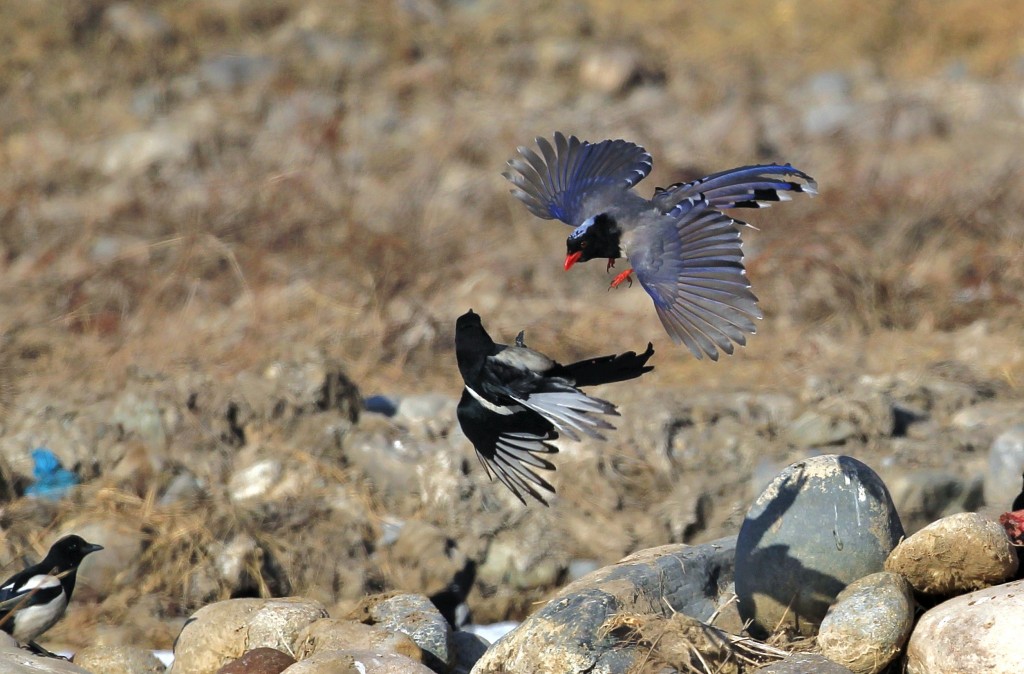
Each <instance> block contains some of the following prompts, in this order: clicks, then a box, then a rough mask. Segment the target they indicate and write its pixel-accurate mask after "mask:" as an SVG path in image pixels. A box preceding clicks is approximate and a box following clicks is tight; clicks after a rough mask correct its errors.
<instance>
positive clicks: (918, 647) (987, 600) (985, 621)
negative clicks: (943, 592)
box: [906, 580, 1024, 674]
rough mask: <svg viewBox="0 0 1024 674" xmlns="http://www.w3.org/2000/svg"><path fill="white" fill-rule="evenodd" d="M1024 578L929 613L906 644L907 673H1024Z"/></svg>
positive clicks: (924, 616) (972, 593) (953, 600)
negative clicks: (1022, 644) (1023, 645)
mask: <svg viewBox="0 0 1024 674" xmlns="http://www.w3.org/2000/svg"><path fill="white" fill-rule="evenodd" d="M1022 596H1024V580H1018V581H1014V582H1012V583H1006V584H1005V585H997V586H995V587H990V588H987V589H984V590H978V591H977V592H971V593H970V594H965V595H962V596H959V597H954V598H953V599H950V600H948V601H945V602H943V603H942V604H939V605H938V606H936V607H934V608H932V609H930V610H929V611H927V612H926V613H925V614H924V615H923V616H921V618H920V620H918V622H917V626H916V627H915V628H914V633H913V634H912V635H911V636H910V643H909V644H908V645H907V670H906V671H907V674H953V673H954V672H955V673H957V674H981V673H982V672H984V673H985V674H1017V673H1018V672H1021V671H1024V649H1022V648H1021V647H1020V635H1021V634H1024V602H1022V601H1021V597H1022Z"/></svg>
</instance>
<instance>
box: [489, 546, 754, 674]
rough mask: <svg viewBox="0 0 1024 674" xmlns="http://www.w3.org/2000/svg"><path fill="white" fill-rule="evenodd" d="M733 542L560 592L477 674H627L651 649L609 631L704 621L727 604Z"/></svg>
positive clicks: (634, 558) (639, 559) (627, 562)
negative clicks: (628, 617) (638, 618)
mask: <svg viewBox="0 0 1024 674" xmlns="http://www.w3.org/2000/svg"><path fill="white" fill-rule="evenodd" d="M734 551H735V538H731V537H730V538H723V539H719V540H717V541H713V542H711V543H705V544H704V545H698V546H689V545H665V546H661V547H657V548H652V549H649V550H643V551H640V552H638V553H636V554H634V555H631V556H629V557H626V558H625V559H623V560H622V561H620V562H618V563H617V564H613V565H611V566H607V567H604V568H603V569H599V570H598V571H595V572H594V573H592V574H590V575H588V576H585V577H584V578H581V579H580V580H578V581H576V582H575V583H572V584H570V585H568V586H566V587H565V588H563V589H562V590H561V591H560V592H559V593H558V594H556V595H555V596H554V597H553V598H552V599H551V600H550V601H549V602H548V603H547V604H546V605H545V606H544V607H543V608H541V609H540V610H539V611H537V612H536V613H534V614H533V615H531V616H530V617H529V618H527V619H526V620H524V621H523V622H522V624H520V625H519V626H518V627H517V628H515V629H513V630H512V631H511V632H509V633H507V634H506V635H505V636H503V637H502V638H501V639H499V640H498V641H497V642H495V643H494V645H492V646H491V647H490V648H489V649H488V650H487V652H486V653H484V655H483V657H481V658H480V660H479V662H477V664H476V666H475V667H474V668H473V672H474V674H498V673H505V674H520V673H521V674H527V673H531V674H533V673H537V674H542V673H546V672H551V673H556V672H557V673H559V674H560V673H562V672H567V671H573V672H578V671H587V672H593V674H611V673H613V672H623V671H628V670H630V668H631V667H634V666H638V665H639V663H640V662H641V661H643V660H644V659H645V656H646V654H647V653H648V652H649V651H650V647H649V645H648V646H641V645H639V644H637V645H636V646H635V647H634V646H632V645H631V646H626V647H621V646H622V644H621V643H620V641H619V639H618V638H617V637H616V636H614V635H613V634H612V633H611V631H610V630H607V629H605V628H604V626H605V624H606V623H607V621H608V620H609V619H610V618H611V617H612V616H614V615H616V614H620V613H643V614H645V615H652V616H656V617H661V618H666V617H670V616H671V614H672V612H674V611H675V612H679V613H682V614H685V615H686V616H689V617H691V618H693V619H695V620H699V621H707V620H709V619H710V618H711V616H712V615H714V614H715V612H716V611H717V610H718V609H719V608H721V607H722V606H723V605H724V604H725V603H726V602H727V601H728V599H727V598H726V596H725V595H730V596H731V592H728V589H729V581H730V579H731V577H732V564H733V557H734Z"/></svg>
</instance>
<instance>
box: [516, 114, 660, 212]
mask: <svg viewBox="0 0 1024 674" xmlns="http://www.w3.org/2000/svg"><path fill="white" fill-rule="evenodd" d="M537 146H538V147H539V148H540V152H541V153H540V155H538V154H537V153H536V152H534V151H533V150H531V149H529V148H526V147H520V148H518V150H519V156H518V157H513V158H512V159H510V160H509V161H508V166H509V168H510V169H511V170H510V171H505V172H504V173H502V175H503V176H505V177H506V178H508V180H509V181H510V182H511V183H512V184H513V185H515V188H513V189H512V194H514V195H515V196H516V197H517V198H518V199H520V200H521V201H522V202H523V203H524V204H526V207H527V208H528V209H529V210H530V212H531V213H533V214H534V215H536V216H537V217H538V218H543V219H545V220H551V219H552V218H558V219H559V220H561V221H562V222H564V223H566V224H569V225H572V226H573V227H578V226H579V225H580V224H581V223H582V222H583V221H584V220H586V219H587V215H586V214H584V213H583V201H584V199H585V198H586V197H587V196H589V195H591V194H594V193H596V192H599V191H602V190H626V189H628V188H630V187H632V186H633V185H636V184H637V183H638V182H640V181H641V180H643V179H644V178H645V177H646V176H647V174H648V173H650V172H651V155H649V154H647V151H646V150H644V149H643V148H642V147H640V146H639V145H636V144H634V143H630V142H628V141H625V140H603V141H601V142H600V143H589V142H587V141H585V140H583V141H581V140H580V139H579V138H577V137H576V136H569V137H568V138H566V137H565V136H564V135H562V134H561V133H558V132H556V133H555V144H554V146H553V147H552V145H551V143H550V142H549V141H548V140H547V139H546V138H537Z"/></svg>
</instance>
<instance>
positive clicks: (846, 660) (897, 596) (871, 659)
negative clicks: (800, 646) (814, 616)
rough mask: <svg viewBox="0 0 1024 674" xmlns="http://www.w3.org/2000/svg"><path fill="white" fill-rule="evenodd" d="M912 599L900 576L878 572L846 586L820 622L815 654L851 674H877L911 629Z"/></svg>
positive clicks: (898, 648)
mask: <svg viewBox="0 0 1024 674" xmlns="http://www.w3.org/2000/svg"><path fill="white" fill-rule="evenodd" d="M914 606H915V604H914V593H913V591H912V590H911V587H910V583H908V582H907V580H906V579H905V578H903V576H900V575H899V574H896V573H891V572H888V571H880V572H878V573H872V574H871V575H868V576H864V577H863V578H860V579H858V580H855V581H854V582H852V583H850V584H849V585H847V586H846V589H844V590H843V591H842V592H840V593H839V596H838V597H836V601H835V603H834V604H832V606H831V608H829V610H828V613H827V614H826V615H825V618H824V619H823V620H822V621H821V629H820V630H819V632H818V641H817V643H818V649H819V650H820V651H821V654H822V655H824V656H825V657H827V658H828V659H829V660H832V661H833V662H837V663H839V664H841V665H844V666H846V667H848V668H849V669H850V670H851V671H853V672H856V674H878V672H881V671H882V670H883V669H885V668H886V667H887V666H888V664H889V663H890V662H892V661H893V660H894V659H895V658H896V657H897V656H898V655H899V654H900V651H901V649H902V648H903V644H904V643H906V641H907V638H908V637H909V636H910V629H911V627H913V625H914Z"/></svg>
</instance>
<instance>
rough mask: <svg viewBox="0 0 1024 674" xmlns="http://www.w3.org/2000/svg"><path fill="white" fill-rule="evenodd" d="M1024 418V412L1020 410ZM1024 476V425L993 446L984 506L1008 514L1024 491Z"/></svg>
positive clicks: (1011, 428)
mask: <svg viewBox="0 0 1024 674" xmlns="http://www.w3.org/2000/svg"><path fill="white" fill-rule="evenodd" d="M1021 418H1024V410H1021ZM1022 473H1024V423H1021V424H1017V425H1016V426H1012V427H1010V428H1008V429H1006V430H1005V431H1003V432H1002V433H1000V434H999V435H998V436H997V437H996V439H995V440H994V441H993V442H992V446H991V447H990V448H989V450H988V467H987V469H986V471H985V503H987V504H988V505H990V506H993V507H995V508H1001V509H1003V510H1009V509H1010V504H1011V503H1013V499H1014V498H1016V497H1017V494H1019V493H1020V491H1021V474H1022Z"/></svg>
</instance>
